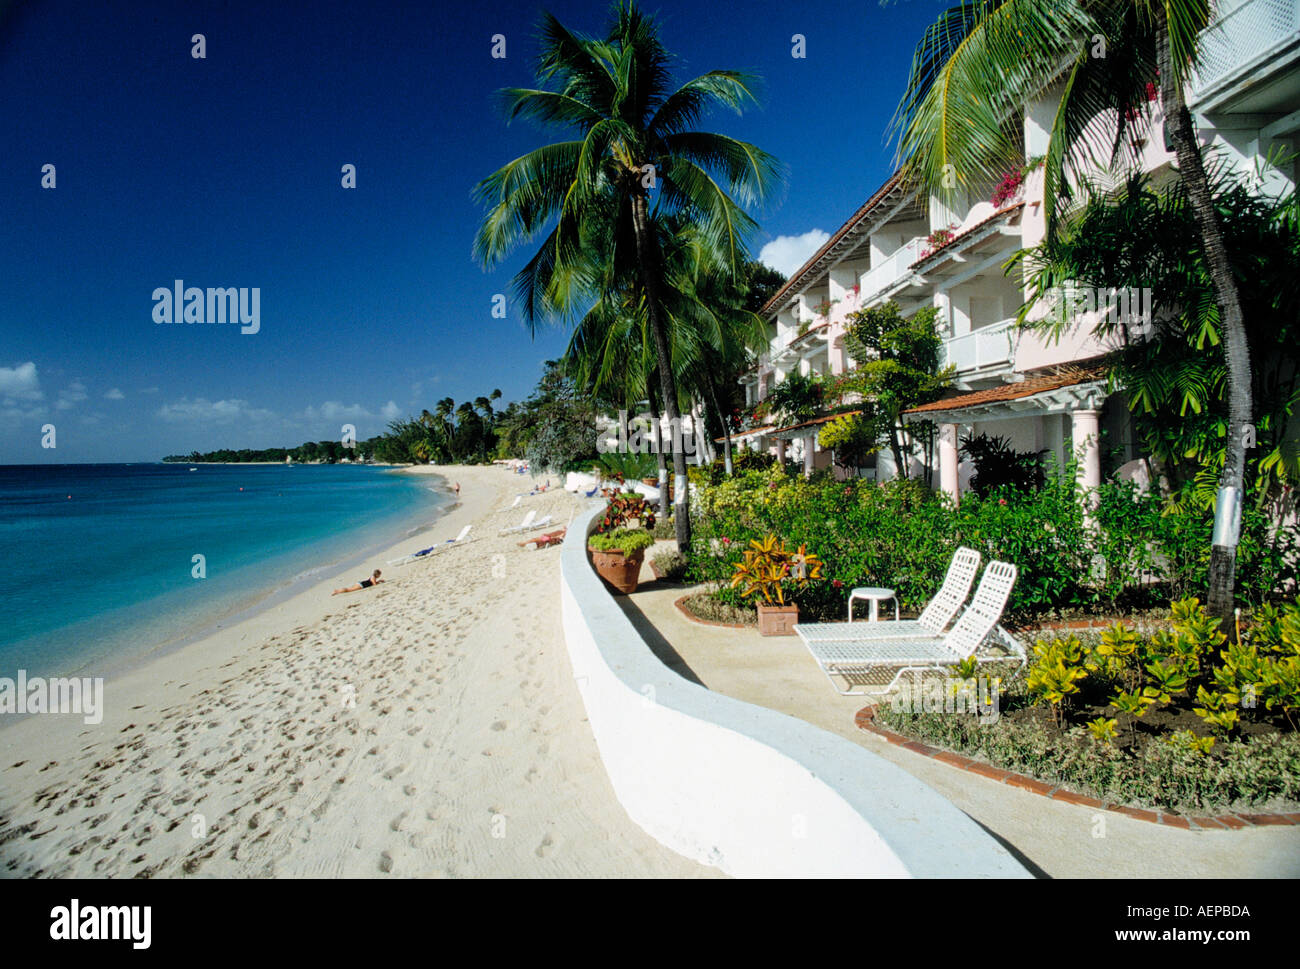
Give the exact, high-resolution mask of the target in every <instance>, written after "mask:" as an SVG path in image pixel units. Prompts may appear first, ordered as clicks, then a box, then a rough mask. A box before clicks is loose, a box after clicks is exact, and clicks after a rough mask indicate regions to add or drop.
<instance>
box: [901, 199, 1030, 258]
mask: <svg viewBox="0 0 1300 969" xmlns="http://www.w3.org/2000/svg"><path fill="white" fill-rule="evenodd" d="M1024 207H1025V203H1024V202H1016V203H1015V204H1014V205H1008V206H1006V207H1005V208H1001V209H998V210H997V211H996V212H994V213H993V214H992V215H990V216H989V217H988V218H986V219H980V221H978V222H976V223H975V224H974V225H973V226H971V227H970V228H969V229H965V230H964V231H962V232H960V233H958V234H957V235H955V236H953V237H952V238H951V239H949V240H948V241H947V242H945V243H944V244H943V245H941V246H940V247H939V248H938V249H935V250H934V251H933V252H931V253H930V254H929V255H928V256H922V257H921V258H920V259H918V260H917V261H916V262H914V263H912V265H910V266H908V267H907V268H908V269H915V268H916V267H917V266H919V265H921V263H923V262H929V261H930V260H931V259H933V258H935V256H940V255H942V254H943V253H944V252H946V251H947V250H948V249H950V248H951V247H952V246H954V245H956V244H957V243H958V242H961V240H963V239H966V238H969V237H970V236H971V235H972V234H973V233H975V232H978V231H979V230H980V229H982V228H984V227H985V226H986V225H988V224H989V223H990V222H993V221H994V220H996V219H1000V218H1002V217H1003V216H1007V215H1010V214H1011V213H1012V212H1016V211H1019V210H1020V209H1023V208H1024Z"/></svg>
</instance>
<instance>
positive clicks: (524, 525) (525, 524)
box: [501, 508, 537, 535]
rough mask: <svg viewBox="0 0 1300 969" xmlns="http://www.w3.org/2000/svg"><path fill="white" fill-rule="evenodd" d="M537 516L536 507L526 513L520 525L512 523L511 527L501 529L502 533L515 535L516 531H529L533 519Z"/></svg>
mask: <svg viewBox="0 0 1300 969" xmlns="http://www.w3.org/2000/svg"><path fill="white" fill-rule="evenodd" d="M536 517H537V509H536V508H534V509H533V510H532V511H530V512H528V514H526V515H524V520H523V521H521V522H520V523H519V524H518V525H511V526H510V527H509V528H503V529H501V534H502V535H513V534H514V533H515V532H524V531H527V530H528V529H529V528H530V527H531V526H532V524H533V519H534V518H536Z"/></svg>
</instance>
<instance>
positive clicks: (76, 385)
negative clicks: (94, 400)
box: [54, 380, 88, 410]
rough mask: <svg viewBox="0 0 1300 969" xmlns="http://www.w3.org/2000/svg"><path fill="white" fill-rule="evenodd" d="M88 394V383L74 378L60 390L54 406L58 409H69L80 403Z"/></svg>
mask: <svg viewBox="0 0 1300 969" xmlns="http://www.w3.org/2000/svg"><path fill="white" fill-rule="evenodd" d="M87 396H88V395H87V394H86V385H85V384H83V383H82V382H81V381H80V380H74V381H73V382H72V383H70V384H68V386H66V387H64V388H63V389H62V390H60V391H59V399H58V400H57V401H55V404H54V406H55V408H57V409H58V410H69V409H70V408H72V407H74V406H76V405H77V404H80V403H81V402H82V401H83V400H85V399H86V397H87Z"/></svg>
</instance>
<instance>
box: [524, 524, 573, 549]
mask: <svg viewBox="0 0 1300 969" xmlns="http://www.w3.org/2000/svg"><path fill="white" fill-rule="evenodd" d="M566 530H567V529H564V528H561V529H560V530H559V531H556V532H546V533H544V534H542V535H538V536H537V537H536V538H530V539H528V540H527V541H524V542H519V543H518V545H519V547H520V548H523V547H524V546H525V545H536V546H537V547H538V548H546V547H547V546H548V545H559V544H560V543H561V542H562V541H564V533H565V531H566Z"/></svg>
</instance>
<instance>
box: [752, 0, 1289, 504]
mask: <svg viewBox="0 0 1300 969" xmlns="http://www.w3.org/2000/svg"><path fill="white" fill-rule="evenodd" d="M1202 43H1203V53H1202V59H1203V64H1202V68H1201V71H1200V73H1199V75H1198V76H1197V77H1196V78H1195V79H1194V80H1193V82H1192V84H1191V85H1190V87H1189V90H1188V92H1187V95H1188V107H1189V108H1190V109H1191V111H1192V113H1193V118H1194V123H1195V124H1196V127H1197V131H1198V134H1199V136H1200V137H1201V140H1202V144H1203V145H1205V146H1213V148H1214V149H1215V150H1217V151H1219V152H1222V153H1223V154H1224V155H1225V156H1226V157H1228V158H1229V159H1230V160H1231V161H1232V163H1233V164H1235V165H1237V166H1239V167H1240V168H1241V169H1242V170H1248V171H1255V170H1257V169H1259V168H1260V167H1261V166H1262V163H1263V161H1264V160H1265V159H1266V158H1267V157H1268V156H1269V154H1270V152H1273V151H1276V150H1283V151H1294V150H1295V148H1296V137H1297V132H1300V0H1220V3H1219V4H1218V19H1217V21H1216V22H1215V24H1214V25H1212V26H1211V27H1210V28H1209V29H1208V30H1207V31H1206V33H1205V35H1204V36H1203V41H1202ZM1057 101H1058V92H1057V91H1056V90H1048V91H1046V92H1044V93H1043V95H1042V96H1041V97H1039V98H1037V99H1035V100H1033V101H1030V102H1029V103H1027V104H1025V105H1024V107H1023V109H1022V111H1021V120H1022V125H1023V134H1024V146H1023V149H1024V157H1025V158H1026V159H1032V158H1036V157H1041V156H1042V155H1043V154H1045V152H1046V150H1047V142H1048V131H1049V127H1050V124H1051V119H1052V117H1053V113H1054V111H1055V108H1056V104H1057ZM1154 107H1155V109H1156V110H1155V117H1154V122H1153V124H1152V126H1151V128H1150V131H1149V133H1148V135H1147V137H1146V139H1145V140H1141V141H1138V142H1136V143H1135V147H1136V148H1137V149H1138V150H1139V155H1140V162H1139V163H1138V164H1139V165H1140V167H1141V168H1142V169H1143V170H1145V171H1146V172H1148V173H1149V174H1150V176H1151V178H1152V181H1153V183H1154V184H1157V185H1158V184H1159V182H1160V180H1161V179H1162V178H1166V177H1170V176H1171V175H1172V169H1173V167H1174V166H1175V164H1176V160H1175V158H1174V155H1173V153H1172V152H1170V151H1166V149H1165V146H1164V144H1163V138H1162V127H1161V123H1162V120H1163V119H1162V117H1161V114H1160V112H1159V107H1158V105H1154ZM1099 174H1100V173H1099ZM1105 175H1106V177H1113V178H1114V179H1115V182H1114V184H1116V185H1118V184H1120V183H1121V182H1122V180H1123V175H1124V173H1123V172H1114V173H1105ZM1295 177H1296V171H1295V165H1294V163H1292V164H1291V165H1289V166H1284V167H1283V168H1281V169H1272V170H1268V171H1266V172H1265V173H1264V175H1263V178H1262V179H1260V181H1259V182H1258V184H1259V188H1260V191H1261V192H1268V193H1270V194H1275V193H1280V192H1282V191H1286V190H1289V189H1290V188H1292V187H1293V186H1294V184H1295ZM994 189H995V186H994V185H993V184H988V185H980V186H975V187H974V188H972V189H971V190H970V191H969V192H968V193H967V194H966V196H965V197H964V198H960V199H958V200H957V201H955V202H954V201H951V200H949V201H944V200H943V199H941V198H940V197H938V196H935V195H925V194H919V193H918V192H917V191H915V190H914V189H909V188H908V187H907V186H906V185H905V184H904V183H903V182H902V180H901V179H900V178H899V176H898V175H897V174H896V175H894V176H893V177H891V178H890V179H889V180H888V181H887V182H886V183H885V184H884V185H882V186H881V187H880V189H879V190H877V191H876V192H875V194H873V195H872V196H871V198H869V199H868V200H867V201H866V202H865V203H864V204H863V205H862V207H861V208H859V209H858V210H857V211H856V212H855V213H853V215H852V216H851V217H850V218H849V219H848V221H846V222H845V223H844V224H843V225H842V226H840V228H839V229H838V230H836V232H835V233H834V234H832V235H831V237H830V238H829V239H828V240H827V241H826V243H825V244H824V245H823V246H822V247H821V248H820V249H819V250H818V251H817V252H816V253H814V255H813V256H812V258H810V259H809V260H808V261H807V262H806V263H805V264H804V265H803V266H802V267H800V269H799V270H798V271H796V272H795V273H794V275H793V276H791V277H790V279H789V281H788V282H787V283H786V285H785V286H784V287H783V288H782V289H781V290H780V291H779V292H778V293H777V294H776V295H775V296H774V297H773V298H772V299H771V300H770V301H769V302H768V304H767V306H765V307H764V309H763V314H764V315H765V316H766V317H767V319H768V321H769V325H770V328H771V340H770V343H769V345H768V348H767V351H766V352H765V353H763V354H762V355H761V356H760V357H759V358H758V360H757V361H756V362H755V365H754V367H753V368H752V369H751V370H750V371H749V372H747V373H746V374H744V375H743V376H742V378H741V382H742V383H743V385H744V386H745V395H746V403H747V404H748V405H750V406H751V407H752V406H753V405H755V404H758V403H759V402H760V401H762V400H763V399H764V398H765V397H767V395H768V394H769V393H770V392H771V390H772V389H773V388H774V387H775V386H776V385H777V384H778V383H780V382H781V381H783V380H785V379H786V378H787V377H788V376H789V375H790V374H792V373H801V374H804V375H813V374H820V375H834V374H840V373H843V372H844V371H845V370H848V369H851V368H852V367H853V366H854V363H853V361H852V360H851V359H850V358H849V356H848V354H847V353H846V351H845V348H844V333H845V320H846V318H847V317H848V315H849V314H850V313H852V312H854V311H855V310H858V309H861V308H866V307H870V306H874V305H878V304H881V303H884V302H886V301H888V300H894V301H896V302H897V303H898V304H899V307H900V309H901V311H902V313H903V315H904V316H910V315H911V314H912V313H914V312H916V311H917V310H920V309H921V308H923V307H926V306H934V307H936V308H937V310H938V318H937V322H938V325H939V328H940V333H941V336H942V338H943V359H944V362H945V363H950V364H952V365H953V366H954V367H955V369H956V379H955V383H954V386H953V389H952V390H951V391H950V392H949V394H948V395H947V396H945V398H944V399H943V400H941V401H937V402H935V403H934V404H930V405H927V406H925V407H923V408H917V409H916V411H915V412H913V413H911V414H909V415H908V417H909V419H926V420H929V421H932V422H935V423H936V424H938V427H939V435H938V445H937V451H938V454H937V460H936V462H935V465H936V466H935V468H934V469H933V477H932V480H931V484H932V486H934V487H942V488H943V489H944V490H946V491H948V492H949V493H951V494H953V495H954V496H958V495H959V494H960V492H961V491H962V490H964V489H965V487H966V483H967V480H968V478H969V473H970V469H969V468H968V467H967V466H966V463H965V462H964V461H961V460H960V455H959V452H958V443H959V441H960V440H961V439H962V438H964V437H965V436H966V435H968V434H969V435H974V434H979V433H981V432H987V433H989V434H995V435H999V436H1002V437H1005V438H1008V439H1009V440H1010V442H1011V444H1012V446H1013V447H1015V448H1016V449H1017V450H1019V451H1035V452H1043V451H1046V452H1049V453H1050V454H1052V455H1054V456H1055V457H1056V459H1057V460H1058V461H1062V462H1063V461H1064V460H1065V459H1066V458H1067V457H1068V456H1069V454H1070V452H1071V451H1073V452H1074V453H1075V454H1076V455H1077V457H1078V458H1079V477H1080V482H1081V484H1083V485H1085V486H1089V487H1090V486H1095V485H1096V484H1098V483H1099V482H1100V481H1101V479H1102V476H1103V475H1104V474H1111V473H1114V472H1116V471H1119V472H1120V473H1123V474H1138V475H1141V474H1142V471H1143V468H1142V465H1143V462H1140V461H1137V460H1135V459H1137V458H1139V457H1140V456H1139V454H1138V452H1137V449H1136V447H1135V445H1134V441H1133V436H1132V433H1131V430H1130V423H1129V419H1128V407H1127V403H1126V401H1125V400H1124V399H1123V397H1122V396H1121V395H1119V394H1110V393H1108V392H1107V388H1106V380H1105V374H1104V372H1103V370H1102V368H1101V367H1099V366H1098V365H1097V364H1098V361H1099V358H1100V357H1102V356H1103V355H1104V354H1106V353H1107V352H1108V351H1110V350H1111V349H1113V346H1107V345H1104V344H1102V343H1100V342H1098V341H1097V340H1096V339H1094V338H1093V337H1092V336H1091V332H1092V329H1093V324H1094V323H1095V322H1096V317H1095V314H1093V313H1088V312H1084V313H1080V314H1078V315H1076V316H1075V317H1074V318H1073V319H1074V322H1073V324H1072V325H1071V326H1070V328H1069V329H1068V330H1067V332H1066V333H1065V335H1064V336H1063V337H1062V338H1061V339H1060V340H1059V342H1053V341H1051V340H1050V339H1049V338H1047V337H1044V336H1042V335H1040V334H1039V333H1037V332H1034V331H1028V330H1020V329H1018V328H1017V327H1016V326H1015V318H1016V316H1017V314H1018V313H1019V311H1020V309H1021V307H1022V306H1023V304H1024V302H1025V301H1026V299H1027V296H1028V293H1027V290H1026V289H1025V287H1024V285H1023V280H1022V278H1021V276H1020V275H1019V274H1018V273H1013V274H1012V275H1010V276H1008V275H1007V274H1005V272H1004V270H1003V266H1004V264H1005V263H1006V261H1007V260H1008V258H1010V257H1011V255H1012V254H1013V253H1015V252H1016V251H1017V250H1019V249H1022V248H1025V247H1028V246H1033V245H1035V244H1037V243H1038V242H1040V241H1041V240H1042V238H1043V236H1044V232H1045V217H1044V212H1043V204H1042V200H1043V179H1042V171H1041V169H1037V170H1033V171H1030V172H1029V174H1028V176H1027V177H1026V178H1025V181H1024V183H1023V185H1022V186H1021V188H1020V190H1019V191H1018V192H1017V193H1016V194H1015V195H1014V196H1012V197H1011V198H1009V199H1003V200H1001V203H1000V204H998V205H994V204H993V202H992V201H990V199H991V197H992V196H993V194H994ZM941 230H950V235H949V236H947V237H942V236H940V237H938V238H937V239H936V237H935V236H933V235H932V233H937V232H940V231H941ZM829 419H830V418H829V417H823V418H819V419H817V420H814V421H811V422H807V423H804V424H800V425H796V426H793V427H777V426H774V425H771V424H770V423H769V424H765V425H761V426H754V427H750V428H748V429H747V430H746V431H744V432H742V433H741V434H739V435H736V436H735V437H734V440H737V441H738V442H739V444H740V446H742V447H752V448H758V449H760V450H766V451H769V452H771V453H775V454H779V455H781V456H783V457H787V458H793V459H795V460H800V461H802V462H803V465H804V468H805V469H806V470H808V471H811V470H813V469H816V468H823V467H827V466H829V465H831V463H832V455H831V454H829V453H827V452H824V451H822V450H821V449H820V447H819V445H818V444H817V432H818V431H819V430H820V429H821V425H822V424H824V423H825V422H826V421H827V420H829ZM873 460H874V463H873V464H872V465H871V466H869V467H867V468H865V469H862V473H863V474H864V475H866V476H868V477H875V478H877V479H878V480H886V479H888V478H891V477H895V476H896V475H897V474H898V469H897V468H896V467H894V462H893V458H892V456H891V455H890V453H889V451H888V449H887V448H886V449H884V450H882V451H881V452H880V453H878V454H877V455H876V456H875V458H874V459H873ZM911 461H912V468H911V469H909V471H910V472H911V473H917V472H919V470H920V467H921V462H920V451H919V449H917V450H915V452H914V455H913V457H912V459H911Z"/></svg>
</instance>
